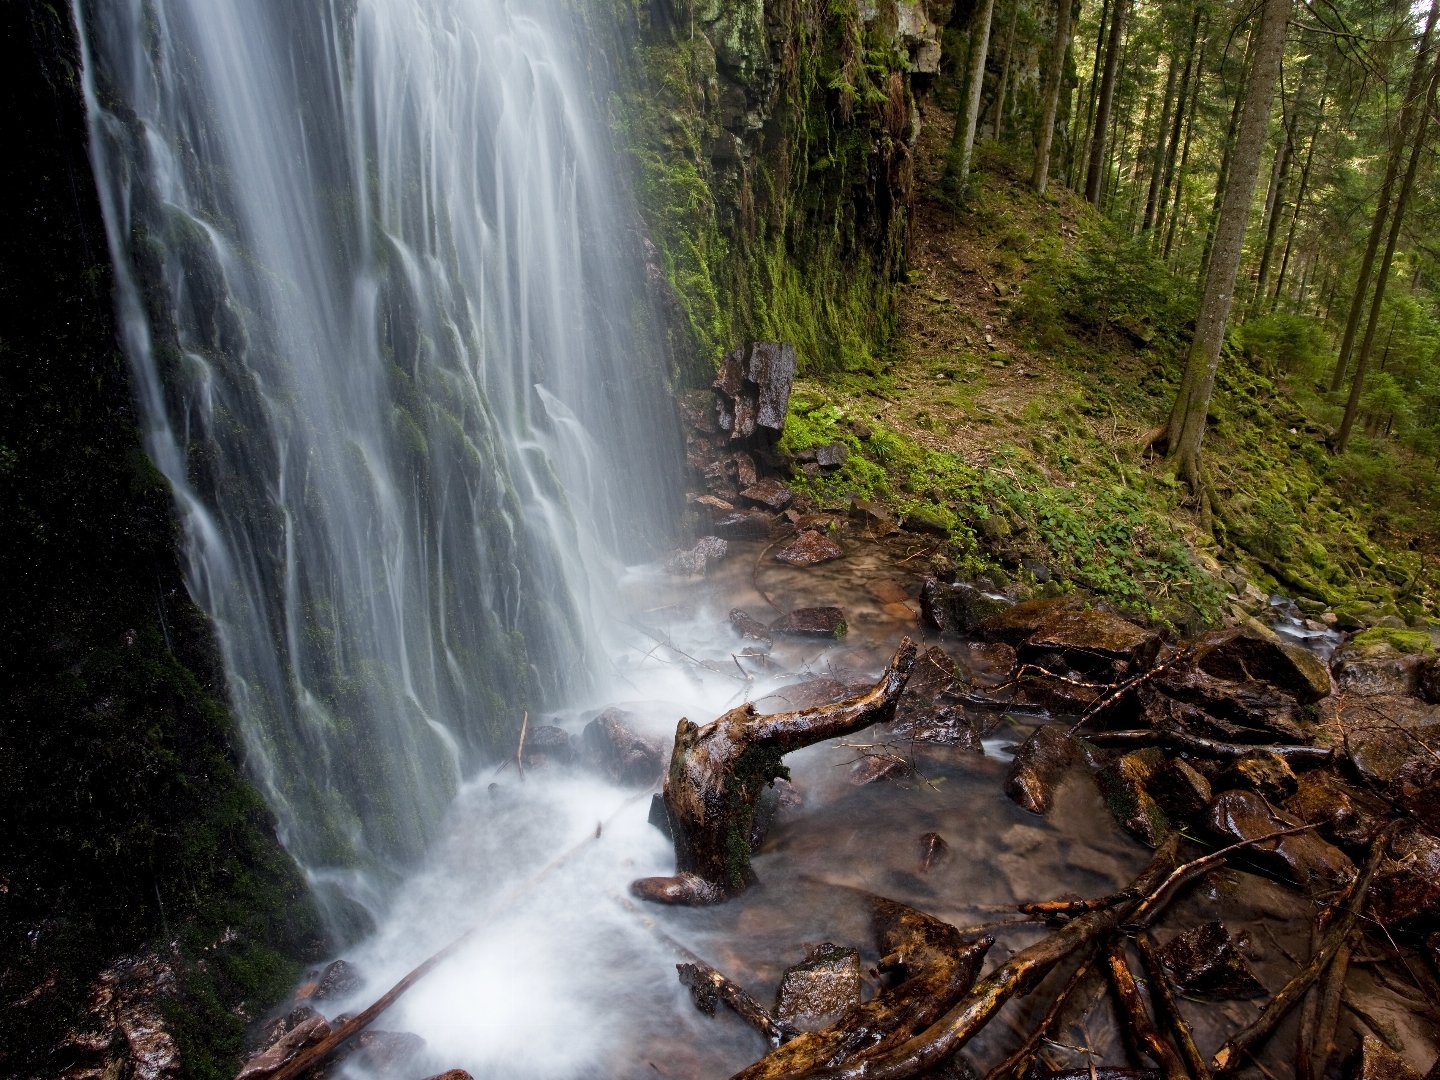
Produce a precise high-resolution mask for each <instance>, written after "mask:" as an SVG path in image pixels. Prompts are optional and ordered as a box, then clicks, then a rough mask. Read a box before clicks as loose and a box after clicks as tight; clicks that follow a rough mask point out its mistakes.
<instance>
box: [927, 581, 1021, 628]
mask: <svg viewBox="0 0 1440 1080" xmlns="http://www.w3.org/2000/svg"><path fill="white" fill-rule="evenodd" d="M1010 607H1011V604H1010V602H1009V601H1008V600H1001V599H996V598H995V597H993V596H988V595H986V593H985V592H984V591H983V590H981V589H978V588H976V587H975V586H974V585H967V584H965V583H964V582H959V583H957V584H955V585H947V584H945V583H944V582H943V581H937V580H936V579H935V578H926V579H925V581H924V582H923V583H922V584H921V586H920V621H921V622H922V623H924V624H925V626H926V627H927V628H928V629H930V630H934V631H935V632H936V633H939V634H945V633H954V634H968V633H970V632H971V631H972V630H974V629H975V628H976V627H977V626H979V625H980V624H981V623H983V622H985V621H986V620H989V619H994V618H996V617H997V616H999V615H1001V614H1003V613H1004V612H1005V611H1007V610H1009V608H1010Z"/></svg>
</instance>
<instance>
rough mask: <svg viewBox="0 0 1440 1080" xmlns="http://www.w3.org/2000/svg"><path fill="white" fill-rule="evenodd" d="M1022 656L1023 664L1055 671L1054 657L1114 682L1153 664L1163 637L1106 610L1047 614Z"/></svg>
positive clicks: (1083, 672) (1063, 611)
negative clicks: (1052, 660) (1051, 661)
mask: <svg viewBox="0 0 1440 1080" xmlns="http://www.w3.org/2000/svg"><path fill="white" fill-rule="evenodd" d="M1018 651H1019V658H1020V661H1021V663H1034V664H1039V665H1040V666H1042V667H1047V668H1052V664H1051V663H1050V662H1048V661H1049V659H1050V658H1051V657H1055V658H1056V659H1058V660H1059V661H1061V662H1062V663H1063V664H1064V665H1066V666H1067V667H1069V668H1071V669H1073V670H1075V671H1078V672H1081V673H1082V674H1084V675H1087V676H1090V677H1092V678H1095V677H1098V678H1103V679H1108V680H1115V679H1118V678H1120V677H1122V676H1124V675H1126V674H1129V673H1131V672H1132V671H1138V670H1142V669H1144V668H1146V667H1149V666H1150V665H1151V664H1152V663H1154V661H1155V657H1156V655H1157V654H1158V653H1159V651H1160V635H1159V634H1157V633H1155V631H1153V630H1146V629H1145V628H1144V627H1142V626H1136V625H1135V624H1134V623H1132V622H1130V621H1128V620H1126V619H1122V618H1120V616H1118V615H1111V614H1110V613H1109V612H1106V611H1085V610H1082V611H1065V610H1061V611H1056V612H1053V613H1052V614H1050V615H1048V616H1047V617H1046V618H1045V619H1044V620H1043V621H1042V622H1041V623H1040V625H1039V626H1037V627H1036V628H1035V630H1034V632H1032V633H1031V634H1030V636H1029V637H1027V638H1026V639H1025V641H1024V643H1023V644H1021V646H1020V648H1019V650H1018ZM1052 669H1053V668H1052Z"/></svg>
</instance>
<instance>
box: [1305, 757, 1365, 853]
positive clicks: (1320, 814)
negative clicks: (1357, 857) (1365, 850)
mask: <svg viewBox="0 0 1440 1080" xmlns="http://www.w3.org/2000/svg"><path fill="white" fill-rule="evenodd" d="M1364 798H1365V796H1364V795H1363V794H1362V793H1361V792H1358V791H1355V790H1354V789H1353V788H1351V787H1350V786H1349V785H1348V784H1346V783H1345V782H1344V781H1343V780H1340V779H1339V778H1338V777H1335V776H1332V775H1331V774H1330V773H1328V772H1325V771H1323V770H1316V771H1314V772H1308V773H1306V774H1305V775H1303V776H1301V777H1300V778H1299V779H1298V780H1297V781H1296V788H1295V794H1294V795H1292V796H1291V797H1290V798H1289V799H1287V800H1285V810H1286V812H1287V813H1290V814H1294V815H1295V817H1297V818H1299V819H1300V820H1301V821H1303V822H1305V824H1307V825H1318V826H1319V827H1320V829H1319V831H1320V832H1321V833H1322V834H1323V835H1324V836H1325V838H1326V839H1327V840H1330V841H1332V842H1333V843H1337V844H1342V845H1344V846H1346V847H1351V848H1360V847H1364V846H1365V845H1367V844H1368V843H1369V842H1370V840H1371V838H1372V837H1373V836H1374V835H1375V832H1376V830H1377V829H1378V828H1379V827H1380V819H1379V818H1378V817H1377V816H1376V815H1375V814H1374V813H1372V812H1371V811H1370V810H1368V809H1367V808H1365V807H1363V806H1361V805H1360V800H1361V799H1364Z"/></svg>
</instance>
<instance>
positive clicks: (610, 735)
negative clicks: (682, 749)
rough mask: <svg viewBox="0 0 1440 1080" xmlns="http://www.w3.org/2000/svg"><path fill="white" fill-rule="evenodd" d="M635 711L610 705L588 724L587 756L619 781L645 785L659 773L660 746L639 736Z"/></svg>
mask: <svg viewBox="0 0 1440 1080" xmlns="http://www.w3.org/2000/svg"><path fill="white" fill-rule="evenodd" d="M634 720H635V716H634V714H633V713H628V712H625V711H624V710H623V709H615V708H609V709H606V710H605V711H604V712H602V713H601V714H600V715H599V716H597V717H595V719H594V720H591V721H590V723H588V724H586V725H585V731H584V734H583V736H582V737H583V740H584V744H585V755H586V757H587V758H588V759H589V760H590V761H591V762H592V763H593V765H594V766H595V768H596V769H597V770H598V771H599V772H600V773H602V774H603V775H605V776H607V777H608V778H609V779H610V780H612V781H614V782H615V783H617V784H624V785H626V786H633V787H643V786H645V785H647V784H653V783H654V782H655V781H656V780H657V779H659V776H660V769H661V762H662V758H663V755H662V754H661V751H660V748H659V747H658V746H655V745H654V744H653V743H651V742H649V741H648V740H646V739H644V738H642V737H641V736H639V735H637V734H636V733H635V731H634V729H633V727H632V726H631V725H632V724H633V722H634Z"/></svg>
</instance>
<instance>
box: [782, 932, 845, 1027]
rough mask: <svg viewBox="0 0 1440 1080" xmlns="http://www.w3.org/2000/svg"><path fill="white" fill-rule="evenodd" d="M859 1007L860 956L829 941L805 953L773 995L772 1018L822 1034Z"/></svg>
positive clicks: (783, 978) (783, 977) (787, 970)
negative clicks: (850, 1010) (850, 1009)
mask: <svg viewBox="0 0 1440 1080" xmlns="http://www.w3.org/2000/svg"><path fill="white" fill-rule="evenodd" d="M858 1004H860V954H859V953H858V952H856V951H855V950H854V949H845V948H841V947H840V946H838V945H832V944H830V943H829V942H825V943H822V944H820V945H816V946H814V947H812V948H809V949H807V950H806V953H805V959H804V961H802V962H801V963H799V964H796V965H795V966H794V967H791V968H787V969H786V971H785V974H784V975H783V976H781V978H780V988H779V990H777V991H776V993H775V1015H776V1016H777V1017H778V1018H779V1019H781V1020H788V1021H789V1022H790V1023H791V1024H793V1025H794V1026H795V1027H797V1028H799V1029H800V1030H801V1031H822V1030H824V1029H825V1028H827V1027H830V1026H831V1025H832V1024H834V1023H835V1021H837V1020H839V1019H840V1017H841V1016H843V1015H844V1014H845V1012H846V1010H848V1009H849V1008H851V1006H854V1005H858Z"/></svg>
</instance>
